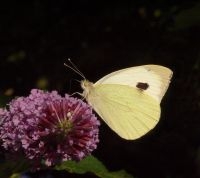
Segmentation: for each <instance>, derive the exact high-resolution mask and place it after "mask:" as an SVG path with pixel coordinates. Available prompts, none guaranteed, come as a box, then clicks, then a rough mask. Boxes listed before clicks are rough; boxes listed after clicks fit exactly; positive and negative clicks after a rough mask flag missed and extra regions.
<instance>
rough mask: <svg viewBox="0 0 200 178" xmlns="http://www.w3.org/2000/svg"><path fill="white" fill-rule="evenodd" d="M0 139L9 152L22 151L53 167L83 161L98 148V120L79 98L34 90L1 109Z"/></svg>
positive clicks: (34, 160) (37, 163) (38, 161)
mask: <svg viewBox="0 0 200 178" xmlns="http://www.w3.org/2000/svg"><path fill="white" fill-rule="evenodd" d="M0 124H1V127H0V139H1V141H2V143H3V147H4V148H5V149H6V150H8V151H10V152H15V153H16V152H20V153H23V154H24V155H25V157H26V158H27V159H28V160H31V162H32V163H34V164H35V165H40V164H41V163H43V164H45V165H46V166H53V165H55V164H57V163H60V162H61V161H64V160H81V159H82V158H84V157H85V156H87V155H89V154H90V153H91V152H92V151H93V150H94V149H95V148H96V147H97V143H98V142H99V140H98V131H99V130H98V127H99V125H100V123H99V121H98V120H97V118H96V117H95V115H94V114H93V113H92V109H91V107H90V106H88V105H87V104H86V103H84V102H83V101H82V100H80V99H76V98H73V97H70V96H69V95H66V96H65V97H61V96H60V95H59V94H58V93H57V92H56V91H53V92H44V91H42V90H36V89H33V90H32V91H31V94H30V95H29V96H28V97H19V98H16V99H14V100H12V101H11V102H10V104H9V108H8V110H3V109H1V110H0Z"/></svg>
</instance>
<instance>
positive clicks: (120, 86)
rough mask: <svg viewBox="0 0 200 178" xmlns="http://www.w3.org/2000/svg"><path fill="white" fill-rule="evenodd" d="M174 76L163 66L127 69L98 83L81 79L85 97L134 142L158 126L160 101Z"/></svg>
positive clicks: (116, 130) (109, 122)
mask: <svg viewBox="0 0 200 178" xmlns="http://www.w3.org/2000/svg"><path fill="white" fill-rule="evenodd" d="M76 69H77V68H76ZM78 72H79V74H81V75H82V73H80V71H79V70H78ZM172 74H173V72H172V71H171V70H170V69H169V68H167V67H164V66H160V65H142V66H136V67H130V68H125V69H122V70H118V71H115V72H112V73H110V74H108V75H106V76H104V77H103V78H101V79H100V80H98V81H97V82H96V83H92V82H90V81H88V80H87V79H84V80H82V81H81V87H82V88H83V93H82V96H83V97H84V98H85V99H86V101H87V102H88V104H89V105H91V106H92V108H93V109H94V110H95V111H96V113H97V114H98V115H99V116H100V117H101V118H102V119H103V120H104V121H105V123H106V124H107V125H108V126H109V127H110V128H111V129H112V130H113V131H114V132H116V133H117V134H118V135H119V136H120V137H122V138H124V139H127V140H134V139H137V138H140V137H142V136H143V135H145V134H146V133H147V132H149V131H150V130H151V129H153V128H154V127H155V126H156V124H157V123H158V121H159V119H160V115H161V108H160V102H161V100H162V98H163V96H164V94H165V93H166V90H167V88H168V86H169V83H170V80H171V78H172ZM83 77H84V76H83Z"/></svg>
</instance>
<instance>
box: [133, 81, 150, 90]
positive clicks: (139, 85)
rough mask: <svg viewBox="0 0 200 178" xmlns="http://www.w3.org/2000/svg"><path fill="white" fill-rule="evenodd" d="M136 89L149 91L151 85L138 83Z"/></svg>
mask: <svg viewBox="0 0 200 178" xmlns="http://www.w3.org/2000/svg"><path fill="white" fill-rule="evenodd" d="M136 87H137V88H139V89H140V90H147V88H149V84H148V83H143V82H138V83H137V85H136Z"/></svg>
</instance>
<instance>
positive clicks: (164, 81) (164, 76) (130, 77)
mask: <svg viewBox="0 0 200 178" xmlns="http://www.w3.org/2000/svg"><path fill="white" fill-rule="evenodd" d="M171 77H172V71H171V70H170V69H168V68H166V67H163V66H159V65H144V66H138V67H130V68H126V69H122V70H119V71H116V72H113V73H110V74H108V75H106V76H105V77H103V78H102V79H100V80H98V81H97V82H96V83H95V84H94V86H98V85H101V84H121V85H128V86H130V87H133V88H137V86H138V84H141V83H142V84H145V85H146V86H148V87H147V88H145V90H144V91H143V92H145V93H147V94H148V95H150V96H152V97H153V98H155V99H156V100H157V101H158V102H160V101H161V99H162V97H163V96H164V94H165V92H166V90H167V88H168V86H169V82H170V79H171ZM139 89H140V88H139Z"/></svg>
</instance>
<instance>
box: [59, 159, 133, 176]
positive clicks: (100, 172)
mask: <svg viewBox="0 0 200 178" xmlns="http://www.w3.org/2000/svg"><path fill="white" fill-rule="evenodd" d="M56 169H57V170H67V171H69V172H71V173H76V174H85V173H92V174H94V175H96V176H98V177H100V178H133V176H131V175H130V174H128V173H126V172H125V171H124V170H120V171H116V172H109V171H108V170H107V168H106V167H105V166H104V165H103V163H102V162H100V161H99V160H98V159H97V158H95V157H93V156H88V157H86V158H85V159H83V160H81V161H80V162H75V161H66V162H64V163H62V164H61V165H60V166H56Z"/></svg>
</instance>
